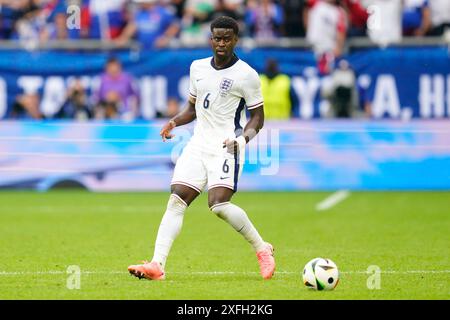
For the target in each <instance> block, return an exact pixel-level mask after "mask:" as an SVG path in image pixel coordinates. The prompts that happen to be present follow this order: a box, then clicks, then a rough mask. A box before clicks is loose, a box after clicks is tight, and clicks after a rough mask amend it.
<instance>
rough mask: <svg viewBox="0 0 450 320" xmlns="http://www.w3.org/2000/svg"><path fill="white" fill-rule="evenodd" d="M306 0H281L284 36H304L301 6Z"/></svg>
mask: <svg viewBox="0 0 450 320" xmlns="http://www.w3.org/2000/svg"><path fill="white" fill-rule="evenodd" d="M305 2H306V0H282V1H281V2H280V3H281V5H282V7H283V11H284V35H285V36H286V37H294V38H297V37H304V36H305V24H304V23H303V14H302V12H303V8H304V6H305Z"/></svg>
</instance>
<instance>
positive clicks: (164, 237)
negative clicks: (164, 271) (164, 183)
mask: <svg viewBox="0 0 450 320" xmlns="http://www.w3.org/2000/svg"><path fill="white" fill-rule="evenodd" d="M186 208H187V205H186V203H185V202H184V201H183V200H182V199H181V198H180V197H179V196H177V195H175V194H171V195H170V198H169V202H168V203H167V209H166V212H165V213H164V216H163V218H162V220H161V224H160V225H159V230H158V235H157V236H156V242H155V251H154V254H153V259H152V261H156V262H159V263H160V264H161V265H162V267H163V268H164V266H165V265H166V260H167V256H168V255H169V251H170V248H171V247H172V243H173V241H174V240H175V238H176V237H177V236H178V234H179V233H180V231H181V227H182V226H183V217H184V211H185V210H186Z"/></svg>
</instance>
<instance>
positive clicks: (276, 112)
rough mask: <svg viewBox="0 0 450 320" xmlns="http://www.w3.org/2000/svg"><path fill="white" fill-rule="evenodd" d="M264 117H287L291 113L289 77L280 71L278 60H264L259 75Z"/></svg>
mask: <svg viewBox="0 0 450 320" xmlns="http://www.w3.org/2000/svg"><path fill="white" fill-rule="evenodd" d="M260 78H261V89H262V94H263V97H264V114H265V118H266V119H289V118H290V117H291V116H292V115H293V103H292V96H293V94H292V90H291V79H290V78H289V76H288V75H286V74H283V73H280V70H279V67H278V62H277V61H276V60H274V59H268V60H267V61H266V68H265V71H264V74H261V75H260Z"/></svg>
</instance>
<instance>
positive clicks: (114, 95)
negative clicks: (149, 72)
mask: <svg viewBox="0 0 450 320" xmlns="http://www.w3.org/2000/svg"><path fill="white" fill-rule="evenodd" d="M94 104H95V105H96V109H95V116H96V118H97V119H98V118H105V119H112V118H116V117H119V118H121V119H124V120H133V119H135V118H136V117H138V116H139V111H138V94H137V90H136V89H135V86H134V83H133V78H132V77H131V76H130V75H129V74H128V73H125V72H123V71H122V64H121V63H120V61H119V60H118V59H116V58H110V59H109V60H108V62H107V63H106V68H105V73H103V74H102V75H101V77H100V87H99V89H98V91H97V92H96V93H95V94H94Z"/></svg>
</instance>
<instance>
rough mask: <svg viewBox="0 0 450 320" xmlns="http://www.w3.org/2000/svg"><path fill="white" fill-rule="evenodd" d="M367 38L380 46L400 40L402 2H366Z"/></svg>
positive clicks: (374, 0) (375, 0) (387, 0)
mask: <svg viewBox="0 0 450 320" xmlns="http://www.w3.org/2000/svg"><path fill="white" fill-rule="evenodd" d="M366 5H367V6H368V8H369V13H370V18H369V20H370V26H368V35H369V38H370V39H371V40H372V41H373V42H374V43H376V44H378V45H380V46H387V45H389V44H390V43H395V42H400V41H401V40H402V0H366Z"/></svg>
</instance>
